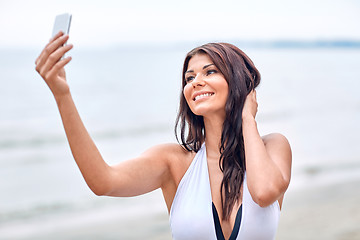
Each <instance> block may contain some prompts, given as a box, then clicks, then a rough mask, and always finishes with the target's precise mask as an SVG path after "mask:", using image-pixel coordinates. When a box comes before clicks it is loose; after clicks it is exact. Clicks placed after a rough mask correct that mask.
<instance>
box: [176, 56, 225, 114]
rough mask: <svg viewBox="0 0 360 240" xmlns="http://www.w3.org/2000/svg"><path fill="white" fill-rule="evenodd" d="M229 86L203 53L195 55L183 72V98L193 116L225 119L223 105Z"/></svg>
mask: <svg viewBox="0 0 360 240" xmlns="http://www.w3.org/2000/svg"><path fill="white" fill-rule="evenodd" d="M228 92H229V86H228V83H227V81H226V79H225V77H224V75H223V74H222V73H221V72H220V71H219V69H218V68H217V67H216V66H215V64H214V63H213V61H212V60H211V58H210V57H209V56H208V55H207V54H204V53H197V54H195V55H194V56H193V57H192V58H191V59H190V61H189V64H188V68H187V70H186V72H185V87H184V89H183V93H184V97H185V99H186V102H187V104H188V105H189V107H190V109H191V111H192V112H193V113H194V114H195V115H200V116H204V117H211V116H213V115H214V114H215V115H218V116H220V117H222V118H224V119H225V104H226V100H227V98H228Z"/></svg>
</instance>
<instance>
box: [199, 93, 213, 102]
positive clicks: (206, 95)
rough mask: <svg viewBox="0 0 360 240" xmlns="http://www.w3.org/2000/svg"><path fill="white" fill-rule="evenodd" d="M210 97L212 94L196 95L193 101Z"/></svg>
mask: <svg viewBox="0 0 360 240" xmlns="http://www.w3.org/2000/svg"><path fill="white" fill-rule="evenodd" d="M211 95H213V93H203V94H200V95H197V96H196V97H195V101H196V100H198V99H200V98H203V97H209V96H211Z"/></svg>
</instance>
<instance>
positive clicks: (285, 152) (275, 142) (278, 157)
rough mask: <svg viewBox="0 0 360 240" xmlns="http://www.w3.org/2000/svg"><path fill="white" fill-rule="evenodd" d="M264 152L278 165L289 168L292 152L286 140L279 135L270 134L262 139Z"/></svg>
mask: <svg viewBox="0 0 360 240" xmlns="http://www.w3.org/2000/svg"><path fill="white" fill-rule="evenodd" d="M262 140H263V142H264V145H265V148H266V151H267V152H268V154H269V156H270V157H271V158H272V159H273V160H274V161H275V162H277V163H278V164H281V165H284V166H287V168H291V162H292V152H291V147H290V143H289V141H288V139H287V138H286V137H285V136H284V135H282V134H280V133H271V134H268V135H265V136H263V137H262Z"/></svg>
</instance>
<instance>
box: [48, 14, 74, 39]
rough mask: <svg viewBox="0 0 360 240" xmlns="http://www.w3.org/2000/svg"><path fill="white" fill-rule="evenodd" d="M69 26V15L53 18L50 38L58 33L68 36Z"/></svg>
mask: <svg viewBox="0 0 360 240" xmlns="http://www.w3.org/2000/svg"><path fill="white" fill-rule="evenodd" d="M70 24H71V14H69V13H64V14H60V15H57V16H56V17H55V23H54V27H53V32H52V35H51V36H52V37H53V36H55V35H56V34H57V33H58V32H59V31H62V32H63V33H64V34H69V31H70Z"/></svg>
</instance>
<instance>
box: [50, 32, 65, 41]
mask: <svg viewBox="0 0 360 240" xmlns="http://www.w3.org/2000/svg"><path fill="white" fill-rule="evenodd" d="M62 35H64V32H63V31H61V30H60V31H59V32H58V33H57V34H55V35H54V36H53V37H52V38H50V40H49V43H50V42H52V41H54V40H55V39H57V38H58V37H61V36H62Z"/></svg>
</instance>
